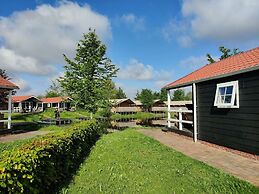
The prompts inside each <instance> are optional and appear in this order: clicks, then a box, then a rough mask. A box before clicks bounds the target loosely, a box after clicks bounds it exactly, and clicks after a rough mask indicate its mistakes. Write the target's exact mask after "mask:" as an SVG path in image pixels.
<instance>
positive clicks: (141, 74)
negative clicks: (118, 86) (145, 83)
mask: <svg viewBox="0 0 259 194" xmlns="http://www.w3.org/2000/svg"><path fill="white" fill-rule="evenodd" d="M118 78H120V79H128V80H151V79H152V78H153V67H152V66H150V65H144V64H143V63H141V62H139V61H138V60H136V59H132V60H130V62H129V64H128V65H127V66H126V67H125V68H121V69H120V71H119V73H118Z"/></svg>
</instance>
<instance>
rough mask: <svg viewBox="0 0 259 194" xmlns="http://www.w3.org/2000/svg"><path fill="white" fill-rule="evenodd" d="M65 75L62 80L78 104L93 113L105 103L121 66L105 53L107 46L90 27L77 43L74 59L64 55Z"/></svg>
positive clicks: (62, 84)
mask: <svg viewBox="0 0 259 194" xmlns="http://www.w3.org/2000/svg"><path fill="white" fill-rule="evenodd" d="M64 58H65V61H66V62H67V65H65V74H64V77H62V78H60V79H59V81H60V83H61V86H62V87H63V89H64V90H65V91H66V92H67V94H68V95H69V96H70V97H72V98H73V100H74V101H75V103H76V105H77V106H79V107H81V108H84V109H86V110H88V111H90V112H92V113H95V112H96V111H97V110H98V107H101V106H103V105H106V103H108V100H109V97H108V95H107V91H108V90H109V87H110V85H111V84H110V82H111V80H112V78H113V77H115V76H116V73H117V71H118V68H116V66H115V65H114V64H112V61H111V60H110V59H109V58H108V57H107V56H106V46H105V45H104V44H103V43H102V42H101V40H100V39H99V38H98V36H97V35H96V33H95V31H92V30H91V29H90V30H89V32H88V33H87V34H84V35H83V39H82V40H80V41H79V42H78V44H77V49H76V57H75V58H74V60H71V59H69V58H68V57H67V56H66V55H64Z"/></svg>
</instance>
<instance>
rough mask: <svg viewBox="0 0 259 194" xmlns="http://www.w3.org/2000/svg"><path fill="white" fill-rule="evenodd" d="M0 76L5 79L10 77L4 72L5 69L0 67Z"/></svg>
mask: <svg viewBox="0 0 259 194" xmlns="http://www.w3.org/2000/svg"><path fill="white" fill-rule="evenodd" d="M0 76H1V77H2V78H4V79H7V80H9V79H10V78H9V76H8V75H7V73H6V70H4V69H0Z"/></svg>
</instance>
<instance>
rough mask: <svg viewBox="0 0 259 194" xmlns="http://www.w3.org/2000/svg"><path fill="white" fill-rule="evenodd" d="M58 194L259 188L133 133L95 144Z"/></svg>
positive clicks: (236, 191) (203, 191)
mask: <svg viewBox="0 0 259 194" xmlns="http://www.w3.org/2000/svg"><path fill="white" fill-rule="evenodd" d="M61 193H72V194H77V193H188V194H189V193H244V194H248V193H254V194H255V193H259V190H258V188H256V187H254V186H252V185H251V184H249V183H247V182H245V181H241V180H239V179H237V178H235V177H233V176H230V175H228V174H226V173H224V172H222V171H219V170H217V169H215V168H212V167H210V166H208V165H206V164H204V163H201V162H199V161H196V160H193V159H191V158H189V157H187V156H185V155H183V154H181V153H179V152H176V151H174V150H173V149H170V148H168V147H166V146H164V145H161V144H160V143H159V142H157V141H155V140H153V139H151V138H149V137H146V136H144V135H142V134H140V133H138V132H136V131H134V130H126V131H123V132H117V133H113V134H108V135H106V136H104V137H102V139H101V140H99V141H98V142H97V144H96V146H95V148H94V149H93V151H92V152H91V154H90V156H89V158H88V159H87V160H86V161H85V163H83V164H82V166H81V168H80V170H79V172H78V174H77V175H76V176H75V177H74V181H73V182H72V183H71V184H70V185H69V186H68V187H67V188H65V189H63V190H62V191H61Z"/></svg>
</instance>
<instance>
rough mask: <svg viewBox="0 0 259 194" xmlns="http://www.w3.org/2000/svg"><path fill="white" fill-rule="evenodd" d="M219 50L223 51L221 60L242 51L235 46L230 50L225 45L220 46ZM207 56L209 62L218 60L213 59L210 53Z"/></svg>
mask: <svg viewBox="0 0 259 194" xmlns="http://www.w3.org/2000/svg"><path fill="white" fill-rule="evenodd" d="M219 51H220V52H221V56H220V58H219V60H222V59H226V58H228V57H230V56H233V55H236V54H238V53H240V51H239V49H238V48H234V49H232V50H230V49H228V48H226V47H224V46H220V47H219ZM206 56H207V60H208V62H209V63H214V62H216V60H215V59H213V58H212V56H211V55H210V54H209V53H208V54H207V55H206Z"/></svg>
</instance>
